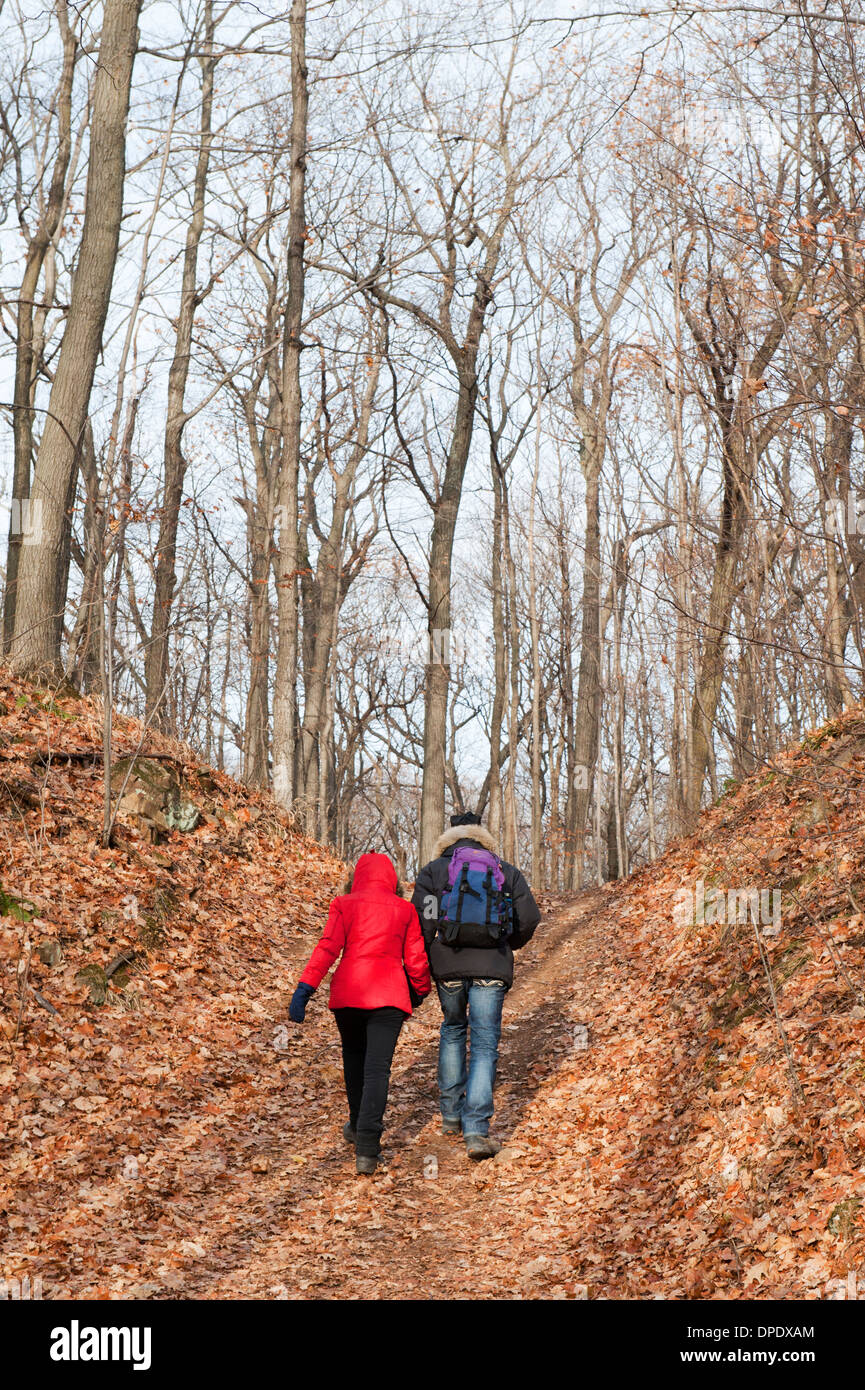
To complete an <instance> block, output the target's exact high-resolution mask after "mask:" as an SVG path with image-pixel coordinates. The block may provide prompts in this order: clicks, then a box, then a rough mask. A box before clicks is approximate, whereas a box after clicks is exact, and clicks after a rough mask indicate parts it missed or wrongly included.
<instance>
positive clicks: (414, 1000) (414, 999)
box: [408, 980, 426, 1009]
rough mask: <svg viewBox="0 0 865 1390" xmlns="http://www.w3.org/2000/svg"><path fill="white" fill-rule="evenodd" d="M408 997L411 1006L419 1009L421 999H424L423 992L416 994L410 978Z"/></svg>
mask: <svg viewBox="0 0 865 1390" xmlns="http://www.w3.org/2000/svg"><path fill="white" fill-rule="evenodd" d="M408 997H409V999H410V1000H411V1006H412V1008H413V1009H419V1008H420V1006H421V1004H422V1003H423V1001H424V1000H425V999H426V995H425V994H418V992H417V990H416V989H415V987H414V985H413V984H412V982H411V980H409V982H408Z"/></svg>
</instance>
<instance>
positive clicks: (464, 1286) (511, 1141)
mask: <svg viewBox="0 0 865 1390" xmlns="http://www.w3.org/2000/svg"><path fill="white" fill-rule="evenodd" d="M600 897H601V895H600V894H598V893H597V892H594V891H589V892H586V893H584V894H581V895H578V896H576V897H575V898H574V899H573V900H572V901H568V900H566V899H563V900H559V901H558V902H557V904H556V907H555V909H554V910H553V911H552V912H551V913H550V915H549V916H548V918H547V920H546V921H545V922H544V923H543V924H542V926H541V927H540V928H539V930H538V932H537V934H536V936H535V939H534V940H533V941H532V943H531V944H530V945H529V946H528V947H527V948H526V949H525V950H524V951H523V952H522V953H521V955H520V956H519V958H518V969H517V971H516V980H515V984H514V987H513V989H512V990H511V991H510V992H509V995H508V999H507V1002H506V1005H505V1017H504V1028H503V1039H502V1048H501V1057H500V1066H499V1083H498V1087H497V1092H496V1116H495V1120H494V1126H493V1128H494V1132H495V1133H496V1135H497V1136H498V1138H499V1139H500V1141H501V1142H502V1143H503V1144H504V1145H505V1146H506V1150H507V1152H512V1153H513V1154H514V1155H515V1157H514V1159H513V1160H512V1161H505V1162H501V1161H500V1160H496V1162H495V1163H489V1162H486V1163H482V1164H473V1163H471V1162H470V1161H469V1159H468V1158H467V1157H466V1154H465V1150H464V1147H463V1144H462V1141H461V1140H459V1139H451V1138H446V1137H445V1136H443V1135H442V1134H441V1133H440V1129H439V1117H438V1104H437V1089H436V1085H435V1070H436V1055H437V1043H438V1025H439V1022H440V1018H441V1015H440V1012H439V1009H438V1003H437V1000H436V999H435V996H433V997H432V998H431V999H430V1000H428V1001H427V1003H426V1004H425V1005H424V1006H423V1008H422V1009H421V1010H419V1011H418V1013H417V1014H416V1015H415V1016H414V1018H413V1019H412V1021H411V1022H410V1024H409V1025H407V1026H406V1028H405V1029H404V1031H403V1034H402V1037H401V1039H400V1044H399V1048H398V1052H397V1056H396V1060H395V1065H394V1070H393V1077H392V1083H391V1092H390V1103H389V1108H388V1114H387V1121H386V1123H387V1130H386V1135H385V1154H384V1159H385V1161H384V1165H383V1167H382V1168H381V1169H380V1170H379V1172H378V1173H377V1175H376V1176H375V1178H374V1179H372V1180H371V1181H365V1180H359V1179H358V1178H357V1177H356V1175H355V1173H354V1151H353V1150H352V1149H350V1148H349V1147H348V1146H347V1145H346V1144H345V1142H344V1140H343V1137H342V1126H343V1124H344V1122H345V1118H346V1111H345V1098H344V1095H343V1093H342V1090H341V1086H340V1082H339V1076H338V1071H339V1060H338V1049H337V1046H336V1042H335V1029H334V1028H333V1025H332V1022H331V1020H330V1019H329V1018H324V1017H323V1012H324V1011H323V1009H322V1002H323V1001H321V1000H319V1001H317V1003H316V1004H314V1005H313V1006H312V1007H311V1008H310V1010H309V1011H308V1014H307V1023H306V1024H304V1027H303V1030H302V1031H301V1030H300V1029H299V1028H298V1029H293V1031H292V1033H291V1042H292V1052H296V1053H297V1054H298V1056H299V1058H300V1059H301V1060H302V1062H303V1064H304V1065H306V1066H310V1067H311V1068H313V1069H314V1068H316V1065H317V1069H318V1076H319V1077H320V1078H321V1080H320V1082H318V1080H317V1078H315V1075H314V1071H313V1076H311V1078H310V1082H311V1084H312V1085H315V1093H314V1094H311V1093H309V1092H308V1093H307V1094H306V1096H305V1097H304V1100H303V1101H302V1103H301V1105H302V1108H301V1111H300V1113H299V1114H297V1113H295V1112H293V1111H292V1110H288V1111H287V1112H286V1113H285V1114H284V1115H282V1116H280V1115H275V1116H273V1124H272V1126H269V1127H268V1131H266V1132H265V1133H264V1134H261V1135H260V1136H259V1137H260V1138H261V1139H262V1143H263V1151H267V1152H272V1153H273V1154H274V1161H273V1164H272V1167H271V1171H270V1173H269V1174H268V1178H267V1181H266V1183H263V1184H262V1185H261V1186H260V1187H259V1189H258V1192H257V1196H258V1199H259V1201H263V1202H264V1203H265V1205H266V1207H267V1209H268V1210H269V1212H270V1213H271V1217H270V1221H269V1222H268V1223H267V1227H266V1229H262V1226H261V1223H260V1220H259V1218H258V1217H257V1216H256V1217H253V1219H251V1220H250V1221H249V1222H244V1227H243V1229H242V1230H241V1231H238V1233H237V1240H236V1241H233V1242H232V1243H231V1244H230V1245H229V1246H228V1247H226V1246H225V1245H224V1244H223V1245H221V1246H220V1250H219V1256H218V1259H217V1260H215V1261H214V1264H213V1267H212V1268H202V1269H201V1270H200V1271H199V1272H198V1274H197V1276H196V1279H195V1283H194V1285H193V1287H192V1288H191V1289H190V1290H188V1293H190V1294H192V1295H193V1296H198V1297H217V1298H237V1297H250V1296H252V1297H273V1296H274V1295H275V1294H276V1296H285V1295H287V1296H288V1297H289V1298H298V1297H309V1298H316V1297H325V1298H335V1299H351V1298H364V1297H370V1296H375V1297H377V1298H414V1299H423V1298H439V1299H441V1298H453V1297H457V1298H460V1297H471V1296H482V1297H501V1296H507V1295H508V1294H509V1293H510V1294H512V1295H514V1296H522V1294H523V1293H524V1291H525V1288H526V1283H527V1278H526V1276H525V1274H524V1272H522V1273H521V1272H520V1270H519V1268H518V1263H519V1262H518V1261H515V1259H514V1249H513V1247H512V1241H513V1236H514V1234H515V1232H514V1231H513V1222H512V1219H511V1215H512V1213H511V1214H509V1211H508V1203H509V1200H510V1199H511V1198H512V1197H513V1195H514V1187H515V1186H518V1187H519V1188H520V1189H521V1195H524V1194H525V1193H526V1192H528V1193H529V1195H530V1194H531V1187H532V1172H533V1168H532V1167H527V1166H525V1163H524V1160H525V1158H526V1155H527V1153H530V1149H527V1147H526V1145H527V1143H528V1144H529V1145H530V1144H531V1140H530V1139H529V1140H526V1139H524V1140H523V1141H522V1144H520V1142H519V1134H520V1132H521V1126H523V1125H525V1124H526V1123H528V1126H529V1128H530V1127H531V1124H532V1121H533V1117H534V1107H535V1103H536V1096H537V1092H538V1088H539V1086H540V1084H541V1082H542V1081H543V1080H544V1079H545V1078H546V1077H548V1076H549V1075H550V1073H551V1072H552V1071H553V1070H554V1069H555V1067H556V1066H557V1064H558V1063H559V1061H560V1060H561V1057H562V1055H563V1054H566V1053H569V1052H571V1051H572V1050H573V1046H574V1042H573V1039H574V1024H575V1022H583V1021H584V1020H587V1019H588V1020H591V1018H592V1016H593V1013H594V1010H595V1006H596V1001H595V1000H594V999H593V997H592V991H591V989H590V988H589V979H590V970H591V968H592V962H593V961H594V962H596V960H597V956H598V954H599V952H600V951H601V950H602V944H601V943H600V942H599V941H598V940H597V939H596V936H595V934H594V931H593V925H594V923H595V920H596V919H595V916H594V909H595V908H596V907H597V905H598V902H599V899H600ZM316 1058H318V1059H319V1061H318V1064H316V1061H315V1059H316ZM540 1122H541V1123H543V1119H541V1121H540ZM521 1170H522V1171H521ZM503 1199H504V1200H503ZM504 1246H511V1248H510V1249H506V1248H502V1247H504ZM545 1249H546V1246H544V1247H543V1248H542V1243H538V1244H537V1245H533V1246H532V1251H533V1258H534V1259H535V1260H538V1258H539V1257H540V1260H541V1263H543V1261H544V1260H545V1259H550V1260H552V1261H553V1262H554V1264H555V1266H556V1267H558V1265H559V1263H560V1259H561V1251H560V1249H558V1248H552V1247H551V1248H550V1249H549V1251H548V1253H547V1254H546V1255H545V1253H544V1252H545ZM205 1265H206V1262H205ZM539 1267H540V1266H539ZM530 1279H531V1275H530V1276H529V1282H530ZM571 1282H572V1280H571ZM568 1292H570V1293H571V1294H572V1293H573V1290H569V1291H568Z"/></svg>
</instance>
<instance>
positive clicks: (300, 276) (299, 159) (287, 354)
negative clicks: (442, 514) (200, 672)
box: [273, 0, 309, 810]
mask: <svg viewBox="0 0 865 1390" xmlns="http://www.w3.org/2000/svg"><path fill="white" fill-rule="evenodd" d="M289 27H290V30H291V134H290V137H289V162H290V175H289V216H288V267H287V277H288V284H287V297H286V307H285V321H284V331H283V349H282V462H281V468H280V476H279V578H278V580H277V587H276V605H277V624H278V630H277V648H276V677H275V679H276V684H275V690H274V697H273V793H274V796H275V797H276V799H277V801H278V802H279V803H280V805H282V806H284V807H285V808H286V809H287V810H290V809H291V807H292V806H293V805H294V799H295V793H296V788H295V772H296V751H297V750H296V741H297V643H298V632H297V618H298V597H297V560H298V534H297V523H298V482H299V478H300V426H301V410H302V400H301V392H300V354H301V347H302V344H301V341H300V330H301V326H302V323H303V295H304V245H305V242H306V210H305V198H306V139H307V135H306V132H307V121H308V109H309V91H308V87H307V67H306V0H292V6H291V13H290V16H289Z"/></svg>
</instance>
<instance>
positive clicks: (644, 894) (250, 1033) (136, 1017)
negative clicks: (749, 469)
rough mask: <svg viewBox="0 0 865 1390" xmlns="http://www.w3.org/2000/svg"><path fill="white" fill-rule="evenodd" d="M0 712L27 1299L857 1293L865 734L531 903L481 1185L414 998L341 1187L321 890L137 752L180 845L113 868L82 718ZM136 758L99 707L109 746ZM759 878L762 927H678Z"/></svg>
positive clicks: (1, 1178)
mask: <svg viewBox="0 0 865 1390" xmlns="http://www.w3.org/2000/svg"><path fill="white" fill-rule="evenodd" d="M3 693H4V694H5V696H6V704H5V711H6V712H5V715H4V714H2V711H0V790H2V793H3V795H4V797H5V799H6V802H7V809H6V813H5V819H4V829H5V844H6V862H5V868H4V873H3V891H2V904H0V905H2V912H3V915H2V920H0V983H2V986H3V993H2V998H0V1005H2V1007H0V1047H2V1051H0V1133H2V1135H3V1142H2V1147H0V1271H2V1273H3V1275H4V1277H6V1278H9V1277H16V1278H23V1277H24V1276H25V1275H27V1276H29V1277H31V1279H32V1278H40V1279H42V1281H43V1287H44V1297H45V1298H49V1299H50V1298H89V1299H104V1298H122V1299H123V1298H125V1299H129V1298H146V1299H188V1298H204V1299H232V1298H241V1299H247V1298H268V1299H274V1298H276V1299H281V1298H287V1299H316V1298H327V1299H334V1298H336V1299H352V1298H395V1299H426V1298H437V1299H441V1298H457V1299H463V1298H503V1299H533V1298H557V1299H568V1298H578V1299H581V1298H588V1299H596V1298H605V1299H626V1298H638V1299H651V1298H665V1299H670V1298H673V1299H675V1298H690V1299H699V1298H715V1299H717V1298H748V1299H753V1298H778V1299H790V1298H793V1299H801V1298H825V1297H832V1296H837V1295H836V1294H834V1293H833V1290H837V1289H838V1288H839V1287H843V1288H845V1289H847V1288H849V1287H850V1280H851V1279H855V1280H860V1279H861V1280H862V1284H861V1288H865V1001H863V994H862V981H863V979H865V913H863V909H862V906H861V904H862V903H863V901H865V813H863V787H865V715H863V712H862V711H860V710H854V711H851V712H850V713H849V714H846V715H845V716H843V717H842V718H839V719H837V720H835V721H833V723H832V724H829V725H826V726H825V727H824V728H823V729H822V730H819V731H816V732H815V733H814V734H812V735H809V737H808V738H807V739H806V740H805V741H804V742H803V743H802V744H801V745H800V746H797V747H792V748H791V749H789V750H787V752H785V753H784V755H783V756H782V757H781V758H779V760H778V762H777V764H776V766H775V767H774V768H773V769H772V770H771V771H770V772H769V773H768V774H765V773H764V774H762V775H760V776H755V777H754V778H751V779H750V780H749V781H748V782H746V783H743V784H742V786H741V787H734V788H733V789H731V790H730V791H729V793H728V794H727V795H725V796H724V797H723V798H721V799H720V800H719V801H718V802H717V803H716V804H715V805H714V806H713V807H711V808H710V809H709V810H708V811H707V812H706V813H705V815H704V816H703V817H702V818H701V821H700V825H699V827H698V830H697V831H696V832H695V833H694V834H693V835H691V836H689V837H687V838H686V839H682V840H679V841H675V842H674V843H673V844H672V845H671V846H670V847H669V849H668V850H667V852H666V854H665V855H664V856H663V857H662V858H661V859H659V860H658V861H657V862H656V863H655V864H653V865H651V866H648V867H646V868H644V869H642V870H640V871H639V872H637V873H634V874H632V875H631V877H630V878H629V879H627V880H625V881H624V882H621V883H616V884H607V885H605V886H604V888H603V889H600V890H591V891H586V892H584V893H582V894H578V895H570V896H559V897H550V896H549V895H547V896H545V897H543V898H542V900H541V901H542V908H543V911H544V917H543V920H542V922H541V925H540V927H539V928H538V931H537V933H536V935H535V937H534V939H533V940H532V942H531V943H530V944H529V946H528V947H526V948H525V950H523V951H522V952H520V953H519V956H518V958H517V970H516V978H515V985H514V987H513V989H512V990H511V991H510V992H509V995H508V998H507V1000H506V1003H505V1014H504V1030H503V1038H502V1049H501V1061H500V1068H499V1084H498V1088H497V1093H496V1116H495V1119H494V1124H493V1132H494V1133H495V1134H496V1135H497V1136H498V1137H499V1138H500V1139H501V1140H502V1141H503V1142H504V1144H505V1152H504V1153H503V1154H502V1155H499V1157H498V1158H496V1159H495V1160H493V1161H488V1162H483V1163H480V1164H472V1163H470V1162H469V1160H468V1159H467V1157H466V1155H465V1151H464V1148H463V1145H462V1143H461V1141H460V1140H459V1139H449V1138H445V1137H444V1136H442V1135H441V1134H440V1132H439V1124H438V1109H437V1096H436V1081H435V1071H436V1049H437V1035H438V1025H439V1020H440V1011H439V1008H438V1003H437V1000H436V999H435V998H434V997H433V998H432V999H430V1000H429V1001H428V1002H427V1003H426V1004H425V1005H424V1006H423V1007H422V1008H421V1009H420V1010H419V1011H418V1012H417V1014H416V1015H415V1016H414V1017H413V1018H412V1019H411V1020H410V1021H409V1023H408V1024H407V1025H406V1027H405V1029H404V1031H403V1034H402V1036H401V1038H400V1042H399V1046H398V1049H397V1054H396V1059H395V1065H394V1071H393V1076H392V1085H391V1093H390V1103H389V1109H388V1113H387V1116H386V1133H385V1140H384V1143H385V1150H384V1151H385V1159H386V1161H385V1163H384V1165H383V1166H382V1167H381V1168H380V1170H379V1171H378V1172H377V1173H376V1175H375V1176H374V1177H373V1178H372V1179H358V1178H357V1176H356V1174H355V1172H354V1163H353V1151H352V1150H351V1149H350V1148H349V1147H348V1146H347V1145H346V1144H345V1143H344V1141H343V1139H342V1133H341V1130H342V1124H343V1122H344V1119H345V1101H344V1097H343V1089H342V1076H341V1066H340V1052H339V1044H338V1036H337V1032H336V1029H335V1027H334V1025H333V1022H332V1019H331V1018H330V1016H329V1011H328V1009H327V1007H326V1005H327V999H326V995H327V987H326V985H323V986H322V989H321V990H320V991H319V993H318V994H317V996H316V997H315V998H314V999H313V1001H312V1003H311V1004H310V1006H309V1008H308V1011H307V1019H306V1022H305V1024H304V1025H302V1026H297V1025H293V1024H291V1023H290V1022H288V1020H287V1008H288V1001H289V998H290V995H291V991H292V989H293V988H294V985H295V983H296V981H297V978H298V975H299V973H300V971H301V970H302V968H303V965H304V964H305V962H306V960H307V959H308V956H309V953H310V950H311V948H312V946H313V945H314V943H315V941H316V940H317V938H318V936H319V934H320V932H321V929H322V926H323V924H324V920H325V916H326V910H327V904H328V901H329V899H330V897H331V896H332V895H333V893H334V892H337V891H339V890H340V885H341V882H342V879H343V876H344V866H343V865H341V864H340V863H339V861H338V860H336V859H335V858H334V857H333V856H332V855H331V854H329V852H328V851H326V850H324V849H323V848H322V847H321V846H318V845H315V844H313V843H311V842H310V841H308V840H305V839H304V838H303V836H301V835H299V834H298V833H297V832H296V830H294V829H293V828H292V827H291V825H290V824H289V822H287V821H286V819H285V818H284V817H281V815H280V814H279V813H278V812H276V811H275V808H274V806H273V803H272V802H271V801H270V800H269V798H267V797H266V796H263V795H262V794H259V793H256V792H252V791H250V790H249V789H248V788H245V787H241V786H239V785H238V784H237V783H234V782H232V781H231V779H230V778H227V777H225V776H224V775H222V774H216V773H214V772H213V771H212V769H207V768H205V767H203V765H196V763H195V760H194V759H193V758H192V757H191V755H189V753H188V750H187V751H186V752H184V751H183V750H182V749H181V748H180V746H179V745H173V744H171V743H170V741H168V740H162V739H160V738H159V737H158V736H155V735H154V736H149V737H150V742H149V745H148V747H149V751H150V752H151V754H152V755H153V756H155V757H157V758H163V759H165V760H173V762H174V763H176V765H177V766H178V767H179V768H181V770H182V775H183V779H184V784H185V785H186V786H187V787H188V788H189V789H190V792H191V793H194V794H195V795H196V796H197V797H198V798H199V800H200V802H201V805H202V808H203V817H202V821H201V823H200V824H199V825H198V827H197V828H196V829H194V830H193V831H191V832H189V833H180V832H178V831H173V832H169V833H168V834H166V835H165V836H163V840H162V843H161V844H160V845H158V846H157V845H153V844H151V843H149V842H148V841H147V840H146V839H145V838H142V836H141V835H140V834H136V832H135V818H134V817H132V819H131V820H127V821H125V822H124V823H123V824H122V825H121V827H120V831H121V833H120V835H119V839H118V843H117V844H116V845H114V846H112V847H110V848H100V847H99V844H98V827H99V824H100V814H101V803H102V791H101V766H100V763H99V738H100V719H99V714H98V711H97V710H96V709H95V708H94V707H92V706H91V705H89V704H88V702H86V701H80V700H76V699H72V698H68V699H60V700H57V701H52V702H50V703H48V704H46V701H45V699H44V698H43V696H41V695H40V694H39V693H38V692H32V691H28V690H27V688H26V687H22V686H21V684H20V683H10V682H7V683H6V685H5V687H4V688H3ZM140 734H141V731H140V726H137V725H136V724H135V722H134V721H125V720H122V719H121V718H119V717H118V720H117V728H116V735H117V748H118V754H119V752H121V751H122V750H123V748H124V747H126V746H129V747H134V746H135V740H136V739H137V738H139V737H140ZM46 747H47V748H50V750H51V755H50V757H49V758H47V759H46V756H45V752H44V750H45V749H46ZM64 750H65V751H64ZM767 883H768V884H777V885H779V887H778V889H777V892H778V894H779V900H780V903H781V907H782V911H781V912H780V914H779V917H778V920H777V921H774V920H773V921H771V922H766V923H764V924H763V925H760V924H758V923H756V922H754V921H751V920H749V919H748V917H747V915H746V917H745V919H744V920H739V919H737V918H736V917H735V916H729V915H727V916H725V915H724V913H723V912H722V913H721V914H720V915H718V913H717V912H714V911H713V912H711V913H707V914H706V917H705V920H704V921H697V922H694V921H688V920H685V919H683V918H682V917H681V916H680V915H677V911H676V909H675V904H676V902H677V899H678V897H679V896H680V894H681V893H682V891H683V889H684V890H686V891H687V892H693V891H694V889H695V887H696V886H697V885H702V886H703V889H705V892H706V894H707V896H709V895H711V894H712V893H713V892H720V889H718V885H728V886H730V885H732V886H733V887H735V886H736V885H739V886H742V885H746V884H751V885H755V884H756V885H761V886H762V885H765V884H767ZM773 891H774V890H773ZM720 901H721V904H722V906H723V904H724V902H725V899H724V896H723V893H721V897H720ZM130 953H134V960H133V964H132V965H131V966H130V967H129V969H128V970H126V969H123V970H117V969H116V965H117V962H118V960H125V959H126V958H127V955H129V954H130Z"/></svg>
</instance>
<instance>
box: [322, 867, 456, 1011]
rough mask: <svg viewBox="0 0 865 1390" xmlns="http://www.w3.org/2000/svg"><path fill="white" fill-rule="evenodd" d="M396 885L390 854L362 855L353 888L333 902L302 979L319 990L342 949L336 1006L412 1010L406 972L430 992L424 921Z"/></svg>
mask: <svg viewBox="0 0 865 1390" xmlns="http://www.w3.org/2000/svg"><path fill="white" fill-rule="evenodd" d="M396 886H397V878H396V869H395V868H394V866H393V864H392V863H391V862H390V860H389V859H388V857H387V855H386V854H362V855H361V857H360V859H359V860H358V861H357V866H356V868H355V871H354V879H353V881H352V885H351V892H350V893H346V894H344V896H343V897H341V898H334V900H333V902H332V903H331V905H330V914H329V916H328V919H327V926H326V927H325V929H324V935H323V936H322V938H321V940H320V941H319V943H318V945H317V946H316V948H315V950H314V951H313V953H312V955H311V956H310V958H309V964H308V965H307V967H306V969H305V970H304V972H303V974H302V975H301V977H300V982H301V984H304V985H312V987H313V989H317V988H318V986H319V985H320V984H321V982H322V980H323V979H324V977H325V975H326V974H327V972H328V970H329V969H330V967H331V966H332V965H333V963H334V961H335V960H336V958H337V957H338V956H339V955H340V954H342V960H341V961H340V963H339V965H338V966H337V968H336V970H335V971H334V973H333V979H332V981H331V985H330V1007H331V1008H332V1009H380V1008H384V1007H385V1006H387V1005H390V1006H392V1007H394V1008H397V1009H402V1010H404V1012H405V1013H407V1014H410V1013H411V1011H412V1010H411V1000H410V998H409V992H408V983H407V980H406V974H408V978H409V980H411V982H412V985H413V986H414V988H415V990H416V991H417V993H418V994H422V995H423V994H429V991H430V973H429V962H428V960H427V954H426V948H425V946H424V941H423V935H422V933H421V929H420V921H419V920H418V915H417V912H416V911H415V908H414V907H413V905H412V904H411V903H410V902H408V901H407V899H405V898H401V897H400V896H399V895H398V893H397V891H396Z"/></svg>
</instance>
